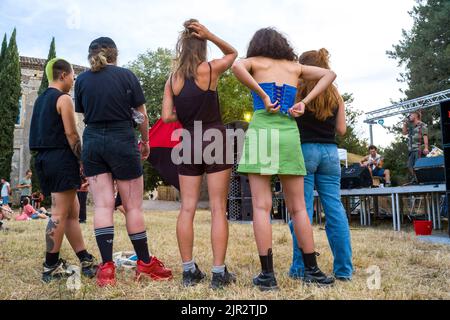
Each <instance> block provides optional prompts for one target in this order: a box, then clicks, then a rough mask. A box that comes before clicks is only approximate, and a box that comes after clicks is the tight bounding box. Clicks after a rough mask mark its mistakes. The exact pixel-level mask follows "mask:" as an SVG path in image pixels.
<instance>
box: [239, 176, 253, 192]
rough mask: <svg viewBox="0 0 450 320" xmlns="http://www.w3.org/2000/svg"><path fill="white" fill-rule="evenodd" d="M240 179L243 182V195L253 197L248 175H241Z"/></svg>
mask: <svg viewBox="0 0 450 320" xmlns="http://www.w3.org/2000/svg"><path fill="white" fill-rule="evenodd" d="M239 181H240V184H241V197H242V198H251V196H252V191H251V190H250V181H249V180H248V176H244V175H240V176H239Z"/></svg>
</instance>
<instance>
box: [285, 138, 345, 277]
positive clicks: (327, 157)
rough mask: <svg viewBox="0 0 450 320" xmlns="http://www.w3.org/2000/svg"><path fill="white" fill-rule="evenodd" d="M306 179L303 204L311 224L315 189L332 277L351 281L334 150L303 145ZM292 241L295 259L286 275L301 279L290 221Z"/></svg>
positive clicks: (331, 146) (300, 261) (299, 255)
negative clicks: (332, 258) (332, 263)
mask: <svg viewBox="0 0 450 320" xmlns="http://www.w3.org/2000/svg"><path fill="white" fill-rule="evenodd" d="M302 150H303V156H304V158H305V164H306V170H307V172H308V175H307V176H306V177H305V202H306V210H307V211H308V215H309V219H310V220H311V222H312V221H313V213H314V186H316V189H317V192H318V193H319V197H320V201H321V203H322V206H323V208H324V210H325V216H326V223H325V230H326V233H327V237H328V243H329V244H330V247H331V251H332V253H333V257H334V267H333V269H334V270H333V271H334V275H335V276H337V277H344V278H351V277H352V273H353V264H352V247H351V239H350V227H349V225H348V220H347V216H346V214H345V209H344V207H343V205H342V202H341V197H340V189H341V185H340V181H341V167H340V163H339V155H338V150H337V146H336V145H334V144H321V143H304V144H302ZM289 228H290V230H291V234H292V238H293V247H294V248H293V249H294V255H293V259H292V265H291V268H290V270H289V275H290V276H291V277H293V278H299V277H302V276H303V272H304V264H303V257H302V253H301V251H300V249H299V246H298V242H297V238H296V236H295V234H294V228H293V225H292V220H291V221H290V222H289Z"/></svg>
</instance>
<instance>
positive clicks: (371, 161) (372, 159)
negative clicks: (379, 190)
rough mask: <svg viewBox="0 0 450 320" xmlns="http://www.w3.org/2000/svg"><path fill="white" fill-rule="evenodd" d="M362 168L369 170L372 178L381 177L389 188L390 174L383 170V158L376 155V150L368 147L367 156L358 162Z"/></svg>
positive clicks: (373, 147)
mask: <svg viewBox="0 0 450 320" xmlns="http://www.w3.org/2000/svg"><path fill="white" fill-rule="evenodd" d="M359 163H360V165H361V166H362V167H367V168H369V171H370V174H371V176H372V178H373V177H381V178H383V179H384V180H385V186H386V187H390V186H391V172H390V170H389V169H384V168H383V165H384V157H382V156H381V155H380V154H378V148H377V147H375V146H373V145H371V146H369V155H367V156H365V157H364V158H362V159H361V161H360V162H359Z"/></svg>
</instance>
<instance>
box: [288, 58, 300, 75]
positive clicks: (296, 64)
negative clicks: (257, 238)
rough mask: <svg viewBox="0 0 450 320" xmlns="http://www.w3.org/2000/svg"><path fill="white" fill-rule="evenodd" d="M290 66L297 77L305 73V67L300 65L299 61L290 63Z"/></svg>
mask: <svg viewBox="0 0 450 320" xmlns="http://www.w3.org/2000/svg"><path fill="white" fill-rule="evenodd" d="M289 66H290V68H292V71H293V72H295V73H297V75H298V76H299V77H300V76H301V75H302V72H303V65H302V64H300V63H299V62H298V61H289Z"/></svg>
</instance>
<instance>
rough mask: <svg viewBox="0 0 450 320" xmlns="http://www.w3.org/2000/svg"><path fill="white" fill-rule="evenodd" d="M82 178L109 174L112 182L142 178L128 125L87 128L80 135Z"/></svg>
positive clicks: (130, 124) (134, 141)
mask: <svg viewBox="0 0 450 320" xmlns="http://www.w3.org/2000/svg"><path fill="white" fill-rule="evenodd" d="M81 160H82V162H83V168H84V174H85V175H86V177H94V176H97V175H99V174H104V173H111V174H112V177H113V179H117V180H132V179H137V178H139V177H140V176H142V164H141V154H140V152H139V149H138V142H137V139H136V135H135V132H134V128H133V124H132V122H131V121H116V122H102V123H93V124H88V125H87V126H86V128H85V130H84V133H83V152H82V156H81Z"/></svg>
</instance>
